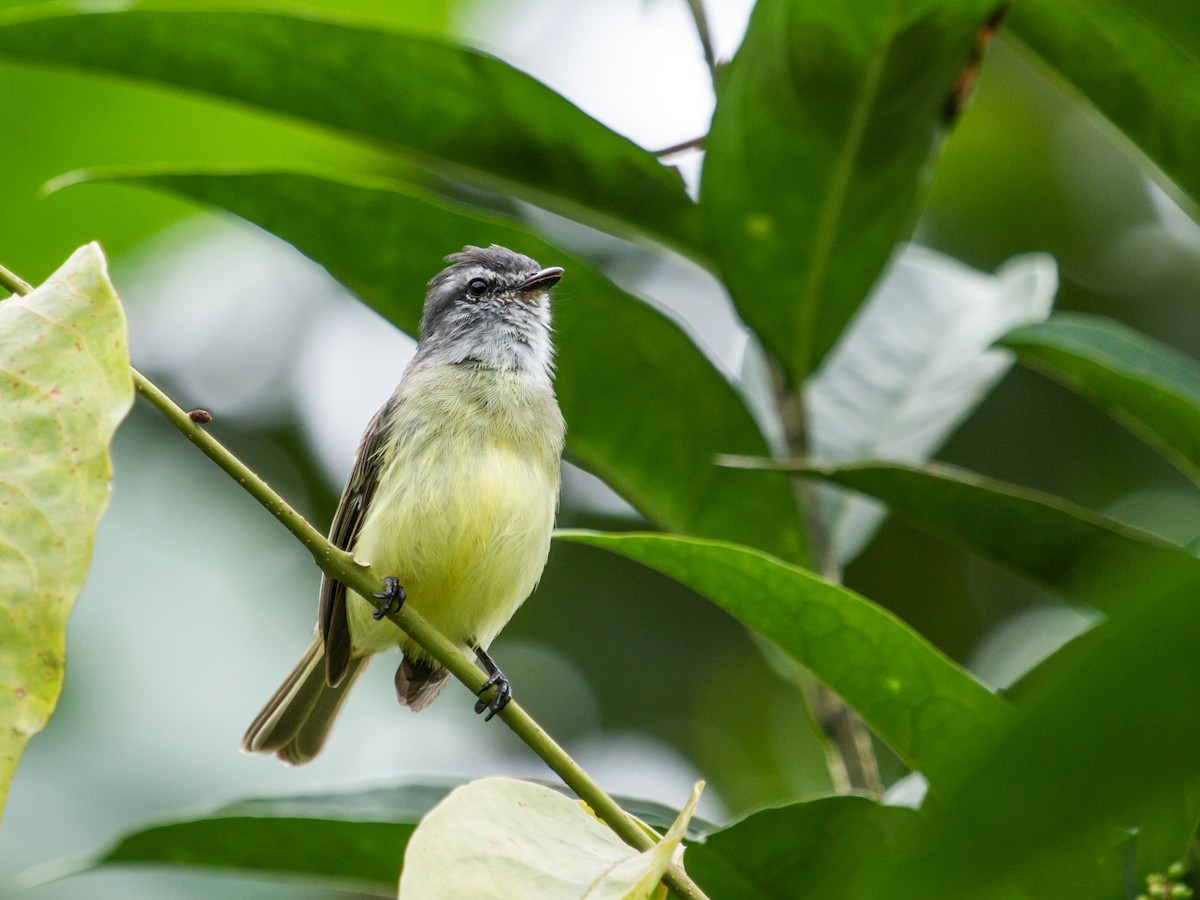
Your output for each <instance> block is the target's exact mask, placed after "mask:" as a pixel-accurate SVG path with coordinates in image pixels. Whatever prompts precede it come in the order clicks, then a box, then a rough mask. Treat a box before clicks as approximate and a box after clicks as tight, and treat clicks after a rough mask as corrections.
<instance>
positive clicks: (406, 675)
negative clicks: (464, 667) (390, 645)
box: [396, 654, 450, 712]
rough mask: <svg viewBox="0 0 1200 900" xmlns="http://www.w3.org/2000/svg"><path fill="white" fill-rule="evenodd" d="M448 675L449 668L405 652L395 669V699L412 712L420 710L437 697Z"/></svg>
mask: <svg viewBox="0 0 1200 900" xmlns="http://www.w3.org/2000/svg"><path fill="white" fill-rule="evenodd" d="M449 677H450V670H449V669H443V668H441V667H440V666H434V665H432V664H431V663H429V662H426V661H425V660H423V659H413V658H412V657H411V656H409V655H408V654H405V655H404V661H403V662H402V663H400V668H398V669H397V670H396V699H398V700H399V701H400V704H401V705H402V706H407V707H408V708H409V709H411V710H412V711H413V712H420V711H421V710H423V709H424V708H425V707H427V706H428V705H429V704H430V703H432V702H433V701H434V700H436V699H437V696H438V694H440V693H441V692H442V689H443V688H444V687H445V686H446V683H447V679H448V678H449Z"/></svg>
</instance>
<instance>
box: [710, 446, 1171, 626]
mask: <svg viewBox="0 0 1200 900" xmlns="http://www.w3.org/2000/svg"><path fill="white" fill-rule="evenodd" d="M730 462H731V463H735V464H737V465H747V466H750V467H754V468H758V467H762V468H764V469H773V470H779V471H789V472H796V473H798V474H803V475H813V476H816V477H819V478H822V479H825V480H826V481H829V482H832V483H834V484H838V485H841V486H843V487H847V488H850V489H851V490H854V491H859V492H861V493H864V494H869V495H870V496H872V497H875V498H876V499H878V500H881V501H882V502H884V503H886V504H887V505H888V507H889V508H890V510H891V512H892V513H893V514H894V515H897V516H899V517H900V518H902V519H904V520H906V521H908V522H911V523H912V524H914V525H916V526H917V527H918V528H922V529H924V530H926V531H928V532H930V533H931V534H933V535H936V536H937V537H940V538H942V539H944V540H946V541H947V542H949V543H952V544H955V545H957V546H960V547H963V548H965V549H967V550H971V551H972V552H975V553H978V554H980V555H981V556H985V557H987V558H988V559H991V560H994V561H995V562H998V563H1000V564H1001V565H1004V566H1008V567H1009V568H1011V569H1013V570H1014V571H1017V572H1019V573H1021V574H1022V575H1026V576H1028V577H1030V578H1033V579H1035V580H1037V581H1039V582H1041V583H1042V584H1044V585H1046V586H1047V587H1050V588H1056V589H1059V590H1065V591H1068V592H1071V593H1074V594H1075V595H1076V596H1077V597H1079V598H1081V599H1082V598H1084V597H1089V596H1091V595H1092V591H1091V588H1092V587H1093V585H1094V581H1095V578H1096V575H1097V571H1098V570H1100V569H1105V568H1107V567H1108V566H1109V565H1112V564H1114V562H1115V561H1116V560H1120V561H1121V563H1122V564H1130V563H1132V562H1134V561H1135V560H1141V561H1143V562H1145V563H1147V564H1148V563H1149V562H1150V561H1153V560H1158V559H1161V560H1168V559H1171V558H1173V557H1174V556H1176V555H1186V551H1184V550H1183V548H1179V547H1175V546H1173V545H1170V544H1168V543H1167V542H1166V541H1164V540H1162V539H1161V538H1158V537H1156V536H1154V535H1152V534H1149V533H1147V532H1145V531H1140V530H1138V529H1136V528H1132V527H1130V526H1128V525H1123V524H1121V523H1120V522H1117V521H1115V520H1113V519H1110V518H1108V517H1107V516H1103V515H1101V514H1099V513H1096V512H1093V511H1092V510H1089V509H1086V508H1084V507H1082V506H1077V505H1076V504H1074V503H1070V502H1069V501H1067V500H1063V499H1062V498H1060V497H1055V496H1053V495H1052V494H1045V493H1042V492H1041V491H1034V490H1031V489H1029V488H1024V487H1020V486H1018V485H1013V484H1005V483H1004V482H1001V481H995V480H993V479H990V478H985V477H983V476H982V475H976V474H975V473H973V472H967V471H964V470H962V469H957V468H955V467H953V466H947V465H942V464H929V465H925V466H921V467H913V466H905V465H901V464H898V463H859V464H855V465H846V466H823V465H812V464H806V463H802V462H788V461H778V462H777V461H771V460H736V461H735V460H730ZM1098 596H1101V597H1103V596H1106V595H1105V594H1100V595H1098ZM1116 611H1117V610H1106V612H1116Z"/></svg>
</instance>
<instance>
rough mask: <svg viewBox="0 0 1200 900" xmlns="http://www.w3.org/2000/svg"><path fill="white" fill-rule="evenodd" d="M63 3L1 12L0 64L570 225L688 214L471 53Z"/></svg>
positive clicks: (567, 117) (531, 85) (678, 185)
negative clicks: (190, 102) (395, 171)
mask: <svg viewBox="0 0 1200 900" xmlns="http://www.w3.org/2000/svg"><path fill="white" fill-rule="evenodd" d="M67 9H68V8H66V7H63V8H60V10H62V11H60V13H59V14H57V15H46V14H45V11H44V10H41V9H39V10H35V11H34V12H33V13H30V12H18V13H11V14H9V15H7V16H4V17H3V18H0V54H2V55H3V56H5V57H8V58H9V59H14V60H21V61H25V62H35V63H43V64H52V65H65V66H73V67H79V68H86V69H93V70H99V71H104V72H111V73H114V74H119V75H127V76H132V77H134V78H140V79H149V80H152V81H156V82H160V83H163V84H168V85H175V86H178V87H183V88H189V89H193V90H197V91H203V92H206V93H210V94H214V95H216V96H219V97H224V98H228V99H231V100H236V101H238V102H241V103H246V104H250V105H252V106H258V107H261V108H262V109H265V110H270V111H273V112H280V113H285V114H287V115H290V116H295V117H299V118H301V119H305V120H307V121H310V122H313V123H316V124H319V125H323V126H328V127H330V128H333V129H336V130H337V131H339V132H342V133H344V134H346V135H349V136H352V137H359V138H364V139H367V140H370V141H372V142H382V143H383V144H384V145H385V146H386V147H389V148H392V149H394V150H396V151H397V152H399V153H402V154H404V155H405V156H406V157H408V158H410V159H413V160H415V161H417V162H418V163H419V164H421V165H422V166H425V167H428V168H430V169H432V170H434V171H437V172H440V173H442V174H445V175H448V176H450V177H452V178H455V179H459V180H462V181H466V182H469V183H472V184H475V185H478V186H480V187H483V188H486V189H488V190H493V191H496V192H498V193H504V194H509V193H512V194H516V195H517V196H520V197H521V198H523V199H526V200H529V201H530V202H533V203H536V204H538V205H540V206H545V207H546V208H548V209H552V210H554V211H556V212H559V213H562V214H563V215H566V216H569V217H572V218H577V219H580V220H582V221H588V222H590V223H592V224H595V225H598V226H601V227H612V226H614V223H616V222H619V223H624V224H625V225H626V226H630V225H631V226H633V227H634V228H636V229H639V230H645V231H648V232H650V233H652V234H655V235H656V236H658V237H661V238H663V239H665V240H667V241H668V242H673V243H680V242H681V243H683V244H685V245H686V244H688V243H689V241H688V240H686V239H685V238H686V237H687V236H688V235H689V233H690V232H691V231H692V230H693V227H692V220H693V217H694V213H695V209H694V204H693V203H692V202H691V200H690V199H689V198H688V196H687V194H686V192H685V191H684V188H683V183H682V181H681V179H680V178H679V177H678V176H677V174H676V173H674V172H673V171H671V170H670V169H668V168H666V167H664V166H663V165H662V164H660V163H659V162H658V160H657V159H656V158H655V157H654V156H653V155H652V154H650V153H648V152H646V151H645V150H643V149H641V148H640V147H638V146H637V145H636V144H634V143H633V142H631V141H629V140H628V139H626V138H624V137H622V136H620V135H618V134H617V133H616V132H614V131H611V130H610V129H608V128H606V127H605V126H603V125H601V124H600V123H599V122H597V121H596V120H594V119H592V118H591V117H590V116H588V115H586V114H585V113H583V112H582V111H580V110H579V109H578V108H577V107H575V106H573V105H572V104H571V103H569V102H568V101H567V100H565V99H563V98H562V97H561V96H559V95H558V94H556V93H554V92H553V91H552V90H550V89H549V88H547V87H546V86H545V85H543V84H542V83H541V82H539V81H537V80H536V79H534V78H532V77H530V76H529V75H526V74H525V73H523V72H520V71H518V70H517V69H514V68H512V67H511V66H509V65H508V64H507V63H504V62H501V61H500V60H498V59H495V58H493V57H491V56H489V55H488V54H486V53H482V52H479V51H475V50H470V49H467V48H464V47H455V46H451V45H448V44H443V43H440V42H437V41H435V40H431V39H428V38H424V37H416V36H411V35H405V34H400V33H396V32H391V31H384V30H380V29H377V28H373V27H367V26H362V27H355V26H350V25H346V24H342V23H338V22H334V21H326V20H321V19H318V18H315V17H310V16H298V15H293V14H286V13H280V12H234V11H212V10H208V11H198V10H167V9H153V8H148V7H146V8H132V9H120V10H108V11H91V12H84V13H77V12H73V11H71V12H67V11H65V10H67Z"/></svg>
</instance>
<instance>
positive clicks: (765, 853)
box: [684, 797, 924, 900]
mask: <svg viewBox="0 0 1200 900" xmlns="http://www.w3.org/2000/svg"><path fill="white" fill-rule="evenodd" d="M922 818H923V817H922V816H921V814H920V813H918V812H916V811H914V810H911V809H904V808H902V807H896V806H880V805H879V804H877V803H875V802H874V801H872V800H868V799H867V798H865V797H827V798H824V799H821V800H813V801H810V802H808V803H796V804H793V805H791V806H783V807H779V808H776V809H764V810H761V811H759V812H756V813H753V814H752V815H749V816H747V817H746V818H744V819H742V820H740V821H738V822H735V823H733V824H732V825H729V826H728V827H726V828H722V829H721V830H720V831H717V832H715V833H714V834H711V835H709V836H708V838H707V839H706V840H705V841H704V843H702V844H693V845H690V846H689V847H688V850H687V855H686V856H685V857H684V859H685V862H686V863H687V869H688V874H690V875H691V876H692V877H693V878H694V879H695V880H696V882H697V883H698V884H699V885H700V886H701V887H703V888H704V890H705V892H706V893H708V894H709V896H711V897H737V898H739V900H804V898H811V900H816V898H820V900H839V898H844V900H862V898H863V891H864V890H865V889H867V884H868V883H869V882H871V881H873V880H874V874H875V873H877V872H881V871H883V870H884V869H885V867H886V866H888V865H894V864H896V863H897V862H899V861H900V860H899V858H898V857H899V856H900V855H901V854H903V853H904V852H905V850H906V848H907V847H908V846H909V842H911V841H913V840H915V839H917V838H918V836H919V835H921V834H923V832H924V827H923V821H922Z"/></svg>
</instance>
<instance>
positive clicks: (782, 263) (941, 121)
mask: <svg viewBox="0 0 1200 900" xmlns="http://www.w3.org/2000/svg"><path fill="white" fill-rule="evenodd" d="M995 6H996V3H995V0H958V2H951V3H947V2H934V0H872V2H867V3H864V2H860V0H836V2H826V3H811V2H801V0H760V2H759V3H758V4H757V5H756V6H755V9H754V13H753V15H752V16H751V19H750V25H749V28H748V30H747V32H746V38H745V41H744V42H743V44H742V47H741V49H740V50H739V51H738V53H737V55H736V56H735V57H734V59H733V61H732V63H731V64H730V66H729V69H728V71H727V72H725V74H724V78H723V79H722V80H721V81H720V83H719V85H718V95H717V108H716V111H715V113H714V114H713V123H712V130H711V132H710V134H709V138H708V142H707V145H706V146H707V153H706V158H705V162H704V172H703V177H702V181H701V212H702V218H703V221H704V223H705V227H706V229H707V231H706V236H707V238H708V244H709V246H710V248H711V249H710V252H711V253H712V254H713V256H714V258H715V259H716V261H717V263H718V267H719V269H720V271H721V273H722V276H723V277H724V279H725V283H726V285H727V286H728V288H729V290H730V292H731V293H732V295H733V300H734V303H735V304H736V305H737V308H738V310H739V312H740V313H741V315H742V318H744V319H745V320H746V322H747V324H749V325H750V327H751V328H753V329H754V330H755V331H756V332H757V333H758V336H759V338H760V339H761V340H762V341H763V343H764V344H765V345H766V346H767V348H768V349H769V350H770V351H771V352H772V353H773V354H774V355H775V356H777V357H778V358H779V359H780V360H781V361H782V362H783V364H784V365H785V366H786V368H787V369H788V370H790V373H791V377H792V380H793V382H795V383H799V382H800V381H801V380H802V379H803V378H804V376H806V375H807V374H808V372H809V371H811V370H812V369H813V368H814V367H815V366H816V365H817V364H818V363H819V362H820V361H821V359H822V358H823V357H824V356H825V354H826V353H827V352H828V351H829V348H830V347H832V346H833V343H834V341H836V340H837V338H838V336H839V335H840V334H841V333H842V329H843V328H845V326H846V323H847V322H848V321H849V320H850V317H851V316H852V315H853V314H854V312H855V310H856V309H858V307H859V305H860V304H861V303H862V301H863V299H864V298H865V296H866V294H867V290H868V289H869V288H870V286H871V284H872V282H873V281H874V280H875V279H876V277H878V275H879V273H880V272H881V271H882V269H883V267H884V264H885V263H886V262H887V260H888V258H889V257H890V256H891V254H892V250H893V248H894V246H895V244H896V241H897V240H898V239H900V238H901V237H903V236H904V235H905V234H906V232H907V230H908V228H909V227H910V225H911V223H912V222H913V221H914V219H915V211H916V205H917V201H918V197H919V195H920V193H921V190H922V188H923V186H924V184H925V181H926V178H927V176H928V174H929V172H930V170H931V168H932V167H931V166H930V160H931V158H932V157H933V155H934V153H935V152H936V150H937V149H938V146H939V144H940V138H941V135H942V133H943V129H944V127H945V115H946V113H945V111H946V104H947V100H948V98H949V96H950V94H951V91H952V88H953V85H954V83H955V78H956V76H957V75H958V73H959V72H960V70H961V69H962V68H963V66H964V65H965V64H966V63H967V61H968V59H969V58H970V56H971V54H972V52H973V47H974V44H975V40H976V35H977V34H978V32H979V29H980V27H981V26H983V25H984V24H985V22H986V21H987V19H988V18H989V16H990V15H991V14H992V12H993V11H994V9H995Z"/></svg>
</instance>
